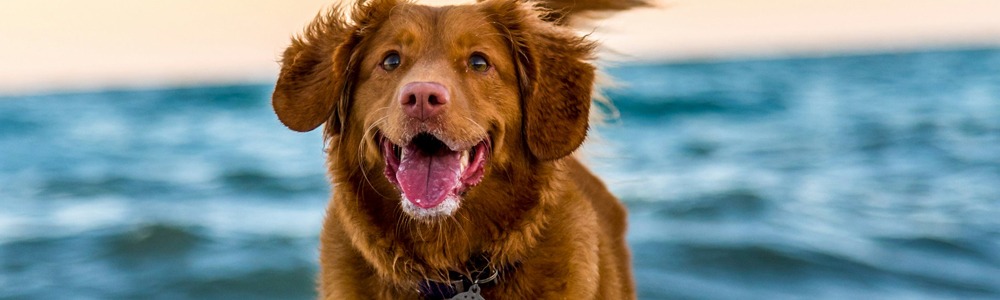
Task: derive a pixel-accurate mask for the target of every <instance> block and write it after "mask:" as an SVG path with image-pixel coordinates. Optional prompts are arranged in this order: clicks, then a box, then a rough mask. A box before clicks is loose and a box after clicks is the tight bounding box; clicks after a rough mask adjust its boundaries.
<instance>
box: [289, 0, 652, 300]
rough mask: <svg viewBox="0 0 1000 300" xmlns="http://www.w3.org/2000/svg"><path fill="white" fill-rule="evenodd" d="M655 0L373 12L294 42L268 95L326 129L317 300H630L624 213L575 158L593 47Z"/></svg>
mask: <svg viewBox="0 0 1000 300" xmlns="http://www.w3.org/2000/svg"><path fill="white" fill-rule="evenodd" d="M645 5H648V3H646V2H645V1H644V0H624V1H616V0H576V1H574V0H550V1H541V2H526V1H521V0H487V1H480V2H477V3H474V4H466V5H457V6H443V7H430V6H422V5H418V4H414V3H411V2H406V1H399V0H370V1H362V2H360V3H357V4H355V5H354V6H353V7H351V8H350V14H349V15H348V14H346V13H345V9H338V8H333V9H330V10H329V11H328V12H326V13H321V14H319V15H318V16H317V17H316V19H315V20H314V21H313V22H312V23H311V24H310V25H308V26H307V27H306V29H305V30H304V32H303V33H302V34H301V35H299V36H296V37H293V38H292V43H291V45H290V46H289V47H288V48H287V50H286V51H285V52H284V55H283V58H282V61H281V63H282V67H281V71H280V74H279V78H278V80H277V84H276V85H275V90H274V94H273V96H272V104H273V108H274V111H275V113H276V114H277V117H278V119H279V120H280V121H281V122H282V123H283V124H284V125H285V126H287V127H288V128H290V129H292V130H295V131H301V132H305V131H310V130H313V129H315V128H317V127H319V126H320V125H324V124H325V125H324V129H323V132H324V139H325V141H324V142H325V143H326V144H327V147H328V148H327V162H328V168H329V175H330V177H331V181H332V185H333V195H332V199H331V201H330V204H329V206H328V208H327V215H326V219H325V221H324V224H323V228H322V233H321V236H320V239H321V241H320V274H319V278H318V290H319V297H320V298H321V299H448V298H454V299H634V298H635V297H636V295H635V286H634V282H633V279H632V273H631V266H630V264H631V262H630V254H629V250H628V248H627V245H626V243H625V230H626V211H625V208H624V206H623V205H622V204H621V203H620V202H619V201H618V199H617V198H615V197H614V196H613V195H612V194H611V193H610V192H609V191H608V190H607V188H606V187H605V185H604V184H603V183H602V182H601V180H600V179H598V178H597V177H596V176H595V175H593V174H592V173H591V172H590V171H589V170H588V169H587V168H586V167H585V166H584V165H583V164H581V162H580V161H579V160H578V159H577V158H576V157H575V156H574V155H573V152H574V151H575V150H576V149H577V148H578V147H579V146H580V145H581V143H583V141H584V139H585V138H586V136H587V132H588V128H589V122H590V121H589V115H590V108H591V102H592V98H593V95H592V92H593V89H594V78H595V67H594V66H593V65H592V64H591V63H590V62H589V61H590V60H592V59H593V57H594V51H595V46H596V45H595V43H594V42H592V41H589V40H588V39H587V38H586V37H585V36H580V35H579V34H577V33H575V32H574V31H573V30H572V29H571V28H568V27H567V25H566V24H569V23H570V21H572V20H573V18H576V17H582V16H585V15H586V14H587V13H591V12H594V13H596V12H613V11H620V10H626V9H630V8H634V7H639V6H645Z"/></svg>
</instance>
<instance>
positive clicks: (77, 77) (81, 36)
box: [0, 0, 1000, 95]
mask: <svg viewBox="0 0 1000 300" xmlns="http://www.w3.org/2000/svg"><path fill="white" fill-rule="evenodd" d="M2 1H3V4H2V7H0V59H2V60H3V62H4V64H3V67H2V68H0V95H2V94H11V93H31V92H38V91H49V90H79V89H96V88H105V87H130V86H160V85H173V84H184V85H197V84H212V83H233V82H268V81H273V80H274V78H275V76H276V73H277V71H278V64H277V63H276V61H277V60H278V59H279V56H280V53H281V52H282V50H283V49H284V47H285V46H287V45H288V42H289V37H290V36H291V35H292V34H295V33H297V32H299V31H300V30H301V29H302V28H303V26H304V25H305V24H306V23H308V22H309V21H310V20H311V19H312V17H313V16H315V15H316V13H317V12H318V11H319V10H321V9H323V8H325V7H327V6H329V5H330V3H332V1H327V0H296V1H288V0H211V1H204V0H142V1H136V0H2ZM469 1H472V0H469ZM660 1H661V2H659V7H657V8H649V9H642V10H637V11H632V12H626V13H622V14H618V15H614V16H612V17H610V18H608V19H604V20H601V21H598V22H594V23H593V24H592V25H593V26H596V33H595V34H594V37H595V38H597V39H598V40H600V41H601V42H602V43H603V44H604V46H605V48H607V49H611V50H613V52H615V53H618V54H616V55H611V54H607V55H604V56H603V57H604V58H605V59H609V60H614V61H619V62H621V61H630V60H643V61H664V60H685V59H718V58H730V57H758V56H784V55H816V54H831V53H841V52H867V51H892V50H909V49H922V48H927V47H976V46H998V47H1000V17H998V12H1000V1H998V0H951V1H941V0H660ZM418 2H419V3H424V4H431V5H440V4H448V3H465V2H468V1H449V0H437V1H426V0H425V1H419V0H418ZM591 29H592V28H585V29H583V30H584V31H585V32H589V31H590V30H591ZM607 53H611V52H610V51H609V52H607Z"/></svg>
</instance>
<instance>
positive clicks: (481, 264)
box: [417, 256, 500, 300]
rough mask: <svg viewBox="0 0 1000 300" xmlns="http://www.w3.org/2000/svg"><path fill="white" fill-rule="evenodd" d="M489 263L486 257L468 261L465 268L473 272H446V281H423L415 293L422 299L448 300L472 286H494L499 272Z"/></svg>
mask: <svg viewBox="0 0 1000 300" xmlns="http://www.w3.org/2000/svg"><path fill="white" fill-rule="evenodd" d="M489 262H490V261H489V259H488V258H486V256H479V257H477V258H473V259H470V260H469V261H468V262H467V263H466V267H467V268H468V270H473V271H470V272H468V273H467V274H466V273H460V272H455V271H450V272H448V278H447V280H446V281H437V280H431V279H424V280H422V281H420V282H419V283H418V288H417V291H418V292H420V295H421V296H423V297H424V299H434V300H437V299H450V298H452V297H455V295H457V294H458V293H462V292H465V291H466V289H468V288H470V287H472V286H473V285H479V286H480V287H483V286H486V285H492V284H496V279H497V277H498V275H499V274H500V270H498V269H497V268H495V267H494V266H492V265H491V264H490V263H489Z"/></svg>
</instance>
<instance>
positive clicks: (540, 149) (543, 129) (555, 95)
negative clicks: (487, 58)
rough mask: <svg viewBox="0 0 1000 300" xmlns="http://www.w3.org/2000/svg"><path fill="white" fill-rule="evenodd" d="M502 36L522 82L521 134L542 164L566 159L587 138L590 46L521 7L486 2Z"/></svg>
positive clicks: (591, 69) (512, 3) (514, 3)
mask: <svg viewBox="0 0 1000 300" xmlns="http://www.w3.org/2000/svg"><path fill="white" fill-rule="evenodd" d="M485 4H486V5H487V6H488V10H493V13H494V17H496V18H499V20H497V21H496V22H495V24H498V25H497V26H503V28H498V29H499V30H500V32H508V33H509V38H510V42H511V46H512V48H514V49H512V50H513V52H514V57H515V58H514V60H515V66H516V67H517V73H518V78H519V80H520V91H521V101H522V102H521V107H522V108H521V109H522V115H523V118H524V119H523V126H522V128H523V130H524V136H525V140H526V142H527V145H528V149H529V150H530V151H531V153H532V154H533V155H534V156H535V157H536V158H538V159H540V160H553V159H559V158H562V157H565V156H567V155H569V154H570V153H572V152H573V151H574V150H576V149H577V148H578V147H580V144H582V143H583V140H584V139H585V138H586V137H587V129H588V118H589V114H590V103H591V91H592V89H593V85H594V66H593V65H591V64H590V63H588V62H587V60H589V59H591V58H592V57H593V51H594V47H595V45H594V43H592V42H590V41H587V40H586V39H585V38H583V37H578V36H576V35H575V34H574V33H573V32H572V31H570V30H568V29H566V28H563V27H559V26H556V25H554V24H552V23H548V22H545V21H544V20H543V19H542V18H541V17H542V16H541V15H540V14H539V13H538V12H537V11H535V9H534V8H532V7H531V6H529V5H527V4H520V3H519V1H510V0H507V1H503V0H501V1H487V2H486V3H485Z"/></svg>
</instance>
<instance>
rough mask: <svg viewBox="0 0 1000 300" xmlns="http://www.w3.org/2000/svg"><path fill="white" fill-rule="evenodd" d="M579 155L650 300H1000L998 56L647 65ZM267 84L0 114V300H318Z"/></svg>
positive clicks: (57, 98) (296, 155)
mask: <svg viewBox="0 0 1000 300" xmlns="http://www.w3.org/2000/svg"><path fill="white" fill-rule="evenodd" d="M607 72H608V73H609V74H610V75H611V76H612V77H614V78H615V80H616V81H617V82H618V83H619V85H620V87H619V88H616V89H611V90H607V91H606V93H607V94H608V95H609V96H610V98H611V99H612V101H613V102H614V103H615V106H616V108H617V112H618V117H617V118H615V119H613V120H610V121H608V122H606V124H604V125H600V126H598V127H596V129H595V131H594V133H593V138H592V139H591V141H590V142H589V144H588V145H587V146H586V149H584V150H583V151H582V153H583V154H584V155H585V156H586V160H587V161H588V162H589V165H590V166H592V168H593V169H594V171H595V172H597V173H598V174H599V175H600V176H601V177H602V178H603V179H604V180H605V182H606V183H607V184H608V185H609V186H610V188H611V189H612V191H613V192H614V193H615V194H616V195H618V196H619V197H620V198H621V199H622V200H623V201H624V202H625V203H626V205H627V206H628V207H629V210H630V216H629V222H630V228H629V234H628V241H629V244H630V245H631V249H632V253H633V264H634V270H635V278H636V281H637V285H638V290H639V296H640V299H1000V50H991V49H980V50H953V51H926V52H914V53H895V54H872V55H853V56H834V57H820V58H795V59H764V60H733V61H715V62H687V63H645V64H642V63H630V64H626V65H621V66H616V67H612V68H610V69H609V70H607ZM272 89H273V83H260V84H247V85H229V86H204V87H177V88H158V89H141V90H112V91H99V92H78V93H65V92H63V93H50V94H37V95H29V96H6V97H0V299H311V298H314V297H315V292H314V290H313V287H314V281H315V278H314V277H315V274H316V272H317V255H318V251H317V247H318V233H319V230H320V226H321V221H322V218H323V216H324V208H325V205H326V202H327V200H328V197H329V186H328V184H327V179H326V178H325V173H324V170H325V167H324V162H323V157H324V155H323V144H322V137H321V136H320V134H319V133H318V132H310V133H304V134H303V133H295V132H292V131H289V130H287V129H285V128H284V127H283V126H282V125H281V124H280V123H279V122H278V121H277V119H276V117H275V116H274V114H273V112H272V111H271V109H270V102H269V101H270V92H271V91H272Z"/></svg>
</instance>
